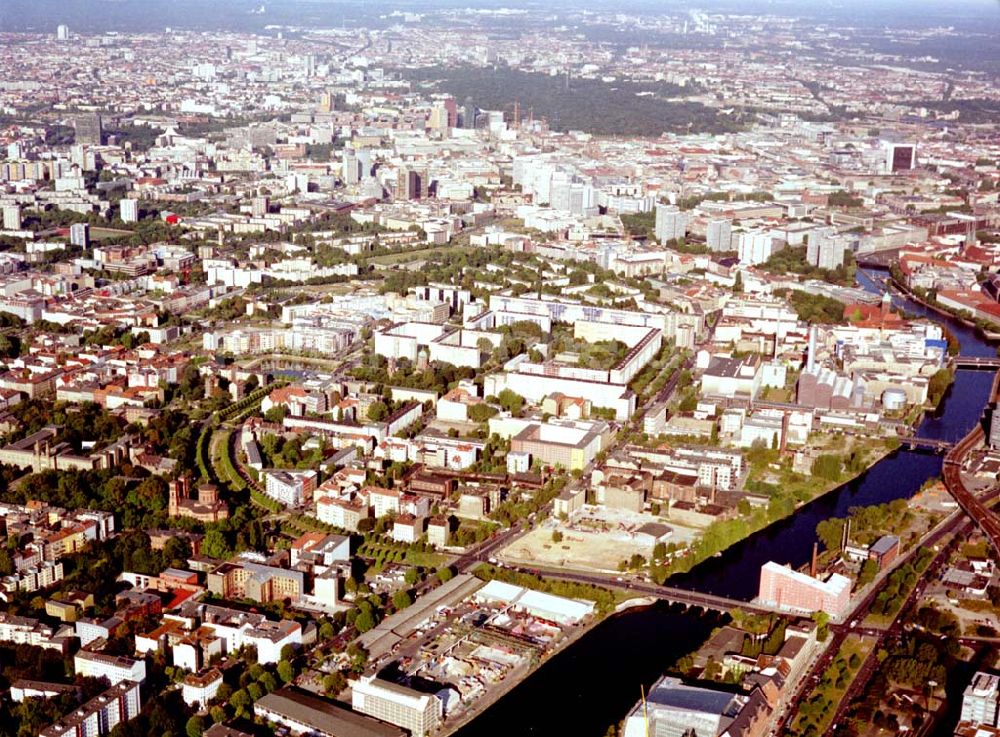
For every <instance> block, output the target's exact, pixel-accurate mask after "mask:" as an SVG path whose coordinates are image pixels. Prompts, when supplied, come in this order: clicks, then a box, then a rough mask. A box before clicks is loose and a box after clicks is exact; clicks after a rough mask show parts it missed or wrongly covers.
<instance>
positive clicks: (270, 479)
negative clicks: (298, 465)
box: [264, 469, 317, 507]
mask: <svg viewBox="0 0 1000 737" xmlns="http://www.w3.org/2000/svg"><path fill="white" fill-rule="evenodd" d="M264 478H265V486H264V492H265V493H266V494H267V495H268V496H269V497H271V498H272V499H274V500H275V501H278V502H281V503H282V504H284V505H285V506H286V507H298V506H301V505H302V503H303V502H304V501H305V499H306V497H307V496H309V495H310V494H311V493H312V491H313V489H315V488H316V479H317V475H316V472H315V471H285V470H280V469H275V470H269V471H265V472H264Z"/></svg>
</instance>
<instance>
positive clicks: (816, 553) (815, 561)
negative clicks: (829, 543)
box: [809, 542, 819, 578]
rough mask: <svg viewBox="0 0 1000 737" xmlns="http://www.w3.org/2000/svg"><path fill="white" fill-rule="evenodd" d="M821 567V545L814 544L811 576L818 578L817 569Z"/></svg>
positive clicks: (810, 568)
mask: <svg viewBox="0 0 1000 737" xmlns="http://www.w3.org/2000/svg"><path fill="white" fill-rule="evenodd" d="M818 567H819V543H818V542H814V543H813V557H812V563H811V564H810V565H809V575H810V576H811V577H812V578H816V569H817V568H818Z"/></svg>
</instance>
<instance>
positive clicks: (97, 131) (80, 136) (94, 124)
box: [74, 113, 104, 146]
mask: <svg viewBox="0 0 1000 737" xmlns="http://www.w3.org/2000/svg"><path fill="white" fill-rule="evenodd" d="M74 127H75V129H76V136H75V140H76V142H77V143H78V144H80V143H84V144H89V145H91V146H100V145H101V143H102V142H103V141H102V139H103V137H104V129H103V127H102V125H101V116H100V114H98V113H88V114H85V115H78V116H77V117H76V120H75V121H74Z"/></svg>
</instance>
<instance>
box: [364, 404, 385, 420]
mask: <svg viewBox="0 0 1000 737" xmlns="http://www.w3.org/2000/svg"><path fill="white" fill-rule="evenodd" d="M388 416H389V408H388V407H387V406H386V404H385V402H372V403H371V405H369V407H368V419H369V420H371V421H372V422H382V421H384V420H385V418H386V417H388Z"/></svg>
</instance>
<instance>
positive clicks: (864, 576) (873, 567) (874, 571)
mask: <svg viewBox="0 0 1000 737" xmlns="http://www.w3.org/2000/svg"><path fill="white" fill-rule="evenodd" d="M878 571H879V567H878V563H876V562H875V561H874V560H872V559H871V558H869V559H868V560H866V561H865V562H864V563H862V564H861V571H860V572H859V573H858V588H859V589H860V588H863V587H864V586H867V585H868V584H870V583H871V582H872V581H874V580H875V577H876V576H877V575H878Z"/></svg>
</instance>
